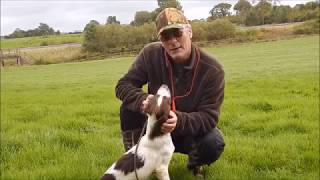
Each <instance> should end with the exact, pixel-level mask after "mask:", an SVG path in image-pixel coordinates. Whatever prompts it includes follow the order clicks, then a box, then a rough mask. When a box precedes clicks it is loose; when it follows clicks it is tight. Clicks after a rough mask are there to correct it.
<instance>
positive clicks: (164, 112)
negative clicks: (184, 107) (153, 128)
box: [156, 96, 171, 123]
mask: <svg viewBox="0 0 320 180" xmlns="http://www.w3.org/2000/svg"><path fill="white" fill-rule="evenodd" d="M170 103H171V100H170V98H169V97H166V96H164V97H163V99H162V102H161V105H160V108H159V112H157V114H156V117H157V119H158V121H160V122H161V123H164V122H165V121H166V120H167V119H168V118H169V113H170V109H171V108H170Z"/></svg>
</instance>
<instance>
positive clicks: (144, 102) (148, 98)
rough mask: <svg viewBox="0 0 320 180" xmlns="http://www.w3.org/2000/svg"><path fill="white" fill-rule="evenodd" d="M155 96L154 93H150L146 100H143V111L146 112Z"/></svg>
mask: <svg viewBox="0 0 320 180" xmlns="http://www.w3.org/2000/svg"><path fill="white" fill-rule="evenodd" d="M153 97H154V95H152V94H149V95H148V96H147V98H146V99H145V100H143V101H142V105H141V111H142V112H146V109H147V108H148V106H149V105H150V101H151V99H152V98H153Z"/></svg>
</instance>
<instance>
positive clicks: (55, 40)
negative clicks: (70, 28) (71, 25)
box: [0, 34, 82, 49]
mask: <svg viewBox="0 0 320 180" xmlns="http://www.w3.org/2000/svg"><path fill="white" fill-rule="evenodd" d="M0 42H1V49H16V48H27V47H38V46H47V45H58V44H67V43H82V34H61V35H49V36H36V37H24V38H14V39H1V41H0Z"/></svg>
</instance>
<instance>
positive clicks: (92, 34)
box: [82, 20, 100, 51]
mask: <svg viewBox="0 0 320 180" xmlns="http://www.w3.org/2000/svg"><path fill="white" fill-rule="evenodd" d="M99 25H100V24H99V22H98V21H96V20H91V21H90V22H89V23H88V24H86V26H85V27H84V30H83V33H84V41H83V44H82V46H83V47H84V48H85V49H87V50H89V51H96V50H97V45H96V43H95V41H96V39H97V38H96V37H97V36H96V34H97V27H98V26H99Z"/></svg>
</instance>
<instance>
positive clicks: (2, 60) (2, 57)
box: [0, 49, 4, 67]
mask: <svg viewBox="0 0 320 180" xmlns="http://www.w3.org/2000/svg"><path fill="white" fill-rule="evenodd" d="M0 61H1V67H4V56H3V52H2V49H0Z"/></svg>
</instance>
